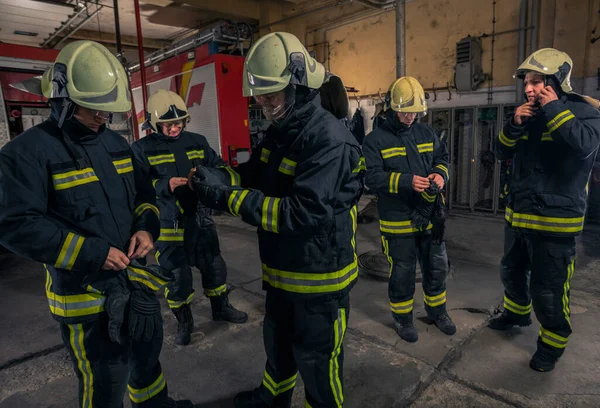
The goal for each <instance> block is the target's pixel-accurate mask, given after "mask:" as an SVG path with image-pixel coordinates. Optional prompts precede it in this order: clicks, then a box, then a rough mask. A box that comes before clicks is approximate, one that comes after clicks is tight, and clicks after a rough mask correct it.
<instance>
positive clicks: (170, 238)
mask: <svg viewBox="0 0 600 408" xmlns="http://www.w3.org/2000/svg"><path fill="white" fill-rule="evenodd" d="M158 241H161V242H183V228H179V229H178V230H177V232H175V229H173V228H161V229H160V237H158Z"/></svg>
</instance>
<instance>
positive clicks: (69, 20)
mask: <svg viewBox="0 0 600 408" xmlns="http://www.w3.org/2000/svg"><path fill="white" fill-rule="evenodd" d="M86 10H87V6H86V7H82V8H81V10H79V11H77V13H75V14H73V15H72V16H71V17H70V18H69V19H68V20H67V21H66V22H65V23H64V24H63V25H62V27H60V28H59V29H58V30H56V31H54V32H53V33H52V34H51V35H50V37H48V38H47V39H45V40H44V42H43V43H42V45H41V47H42V48H46V47H47V46H48V44H50V41H52V40H53V39H55V38H56V37H57V36H58V35H59V34H60V33H62V32H63V31H64V30H65V29H66V28H67V27H69V26H70V25H71V24H73V21H75V20H76V19H77V18H79V16H81V14H83V12H84V11H86Z"/></svg>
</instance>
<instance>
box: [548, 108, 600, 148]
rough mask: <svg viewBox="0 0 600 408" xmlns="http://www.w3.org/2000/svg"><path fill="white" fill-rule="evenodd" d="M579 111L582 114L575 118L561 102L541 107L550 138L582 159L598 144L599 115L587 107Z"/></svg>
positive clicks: (599, 137)
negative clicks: (561, 143)
mask: <svg viewBox="0 0 600 408" xmlns="http://www.w3.org/2000/svg"><path fill="white" fill-rule="evenodd" d="M581 110H582V113H581V114H577V116H575V114H574V113H573V112H572V111H571V110H570V109H568V108H567V106H566V105H565V104H564V103H562V102H561V101H552V102H550V103H548V104H546V105H544V106H543V107H542V112H543V114H544V118H545V119H546V122H547V123H546V126H547V127H548V131H549V132H550V133H551V134H552V138H553V139H554V140H556V141H562V142H563V143H564V144H566V145H568V146H569V147H570V148H571V149H572V150H573V151H574V152H575V153H576V154H577V156H578V157H579V158H582V159H584V158H587V157H588V156H590V155H591V154H593V153H594V152H595V151H596V150H597V149H598V145H599V144H600V113H599V112H598V111H597V110H596V109H593V108H592V107H589V106H587V105H585V108H583V109H581Z"/></svg>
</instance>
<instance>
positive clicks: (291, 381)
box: [262, 370, 298, 397]
mask: <svg viewBox="0 0 600 408" xmlns="http://www.w3.org/2000/svg"><path fill="white" fill-rule="evenodd" d="M297 378H298V374H294V375H293V376H291V377H290V378H287V379H285V380H283V381H281V382H279V383H277V382H275V380H273V378H272V377H271V376H270V375H269V373H268V372H267V370H265V372H264V375H263V381H262V383H263V385H264V386H265V387H266V388H267V389H268V390H269V391H270V392H271V394H273V396H275V397H276V396H278V395H280V394H283V393H284V392H286V391H289V390H291V389H292V388H294V387H295V386H296V379H297Z"/></svg>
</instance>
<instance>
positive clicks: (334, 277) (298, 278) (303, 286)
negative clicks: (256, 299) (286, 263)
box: [262, 259, 358, 293]
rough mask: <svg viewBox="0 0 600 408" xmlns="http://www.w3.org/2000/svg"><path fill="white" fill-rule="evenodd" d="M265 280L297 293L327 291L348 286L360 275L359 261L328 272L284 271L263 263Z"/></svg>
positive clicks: (277, 286) (335, 290)
mask: <svg viewBox="0 0 600 408" xmlns="http://www.w3.org/2000/svg"><path fill="white" fill-rule="evenodd" d="M262 271H263V281H265V282H266V283H268V284H269V285H271V286H272V287H274V288H278V289H282V290H285V291H288V292H295V293H327V292H337V291H339V290H342V289H344V288H346V287H347V286H348V285H350V284H351V283H352V282H353V281H354V280H355V279H356V278H357V277H358V262H357V260H356V259H355V260H354V261H353V262H352V263H351V264H350V265H348V266H346V267H345V268H343V269H340V270H339V271H334V272H328V273H302V272H290V271H282V270H279V269H274V268H269V267H268V266H267V265H265V264H263V265H262Z"/></svg>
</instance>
